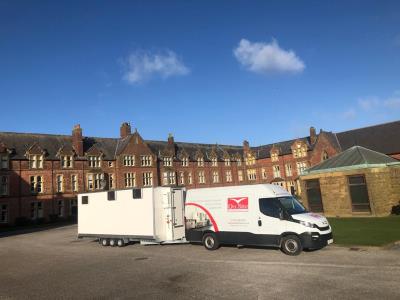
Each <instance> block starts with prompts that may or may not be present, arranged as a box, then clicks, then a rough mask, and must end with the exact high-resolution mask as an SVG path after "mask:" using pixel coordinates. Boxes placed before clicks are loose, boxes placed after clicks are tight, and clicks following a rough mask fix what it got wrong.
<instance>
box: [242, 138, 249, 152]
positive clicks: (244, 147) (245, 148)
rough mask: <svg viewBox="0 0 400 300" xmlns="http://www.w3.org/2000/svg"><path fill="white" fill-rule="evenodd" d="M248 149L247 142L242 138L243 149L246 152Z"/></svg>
mask: <svg viewBox="0 0 400 300" xmlns="http://www.w3.org/2000/svg"><path fill="white" fill-rule="evenodd" d="M249 150H250V146H249V142H248V141H246V140H244V141H243V151H244V152H248V151H249Z"/></svg>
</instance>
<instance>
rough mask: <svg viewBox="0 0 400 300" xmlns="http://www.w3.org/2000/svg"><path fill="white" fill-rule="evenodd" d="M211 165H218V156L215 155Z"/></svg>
mask: <svg viewBox="0 0 400 300" xmlns="http://www.w3.org/2000/svg"><path fill="white" fill-rule="evenodd" d="M211 166H212V167H218V159H217V158H216V157H213V158H212V159H211Z"/></svg>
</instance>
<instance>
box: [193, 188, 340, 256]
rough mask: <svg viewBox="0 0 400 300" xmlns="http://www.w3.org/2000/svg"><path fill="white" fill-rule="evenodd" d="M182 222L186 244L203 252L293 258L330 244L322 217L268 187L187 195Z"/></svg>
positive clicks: (206, 190)
mask: <svg viewBox="0 0 400 300" xmlns="http://www.w3.org/2000/svg"><path fill="white" fill-rule="evenodd" d="M185 222H186V240H188V241H190V242H202V243H203V244H204V246H205V247H206V248H207V249H208V250H215V249H217V248H218V247H219V245H220V244H236V245H261V246H272V247H280V248H281V249H282V251H283V252H284V253H286V254H288V255H298V254H299V253H300V252H301V251H302V249H319V248H322V247H324V246H326V245H328V244H330V243H332V242H333V239H332V231H331V227H330V225H329V223H328V221H327V219H326V218H325V217H323V216H321V215H318V214H315V213H310V212H308V211H307V210H306V209H305V208H304V206H303V205H302V204H301V203H300V202H298V201H297V200H296V198H294V197H293V196H292V195H291V194H290V193H288V192H287V191H286V190H284V189H283V188H282V187H280V186H277V185H271V184H257V185H242V186H230V187H219V188H201V189H193V190H188V191H187V195H186V203H185Z"/></svg>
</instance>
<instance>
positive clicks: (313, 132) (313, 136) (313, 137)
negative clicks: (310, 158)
mask: <svg viewBox="0 0 400 300" xmlns="http://www.w3.org/2000/svg"><path fill="white" fill-rule="evenodd" d="M310 141H311V145H312V144H314V143H315V142H316V141H317V132H316V130H315V127H313V126H311V127H310Z"/></svg>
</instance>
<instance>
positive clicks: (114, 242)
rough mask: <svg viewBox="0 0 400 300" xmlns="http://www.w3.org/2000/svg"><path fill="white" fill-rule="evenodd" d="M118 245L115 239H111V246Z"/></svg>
mask: <svg viewBox="0 0 400 300" xmlns="http://www.w3.org/2000/svg"><path fill="white" fill-rule="evenodd" d="M116 245H117V241H116V240H115V239H110V246H111V247H115V246H116Z"/></svg>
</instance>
